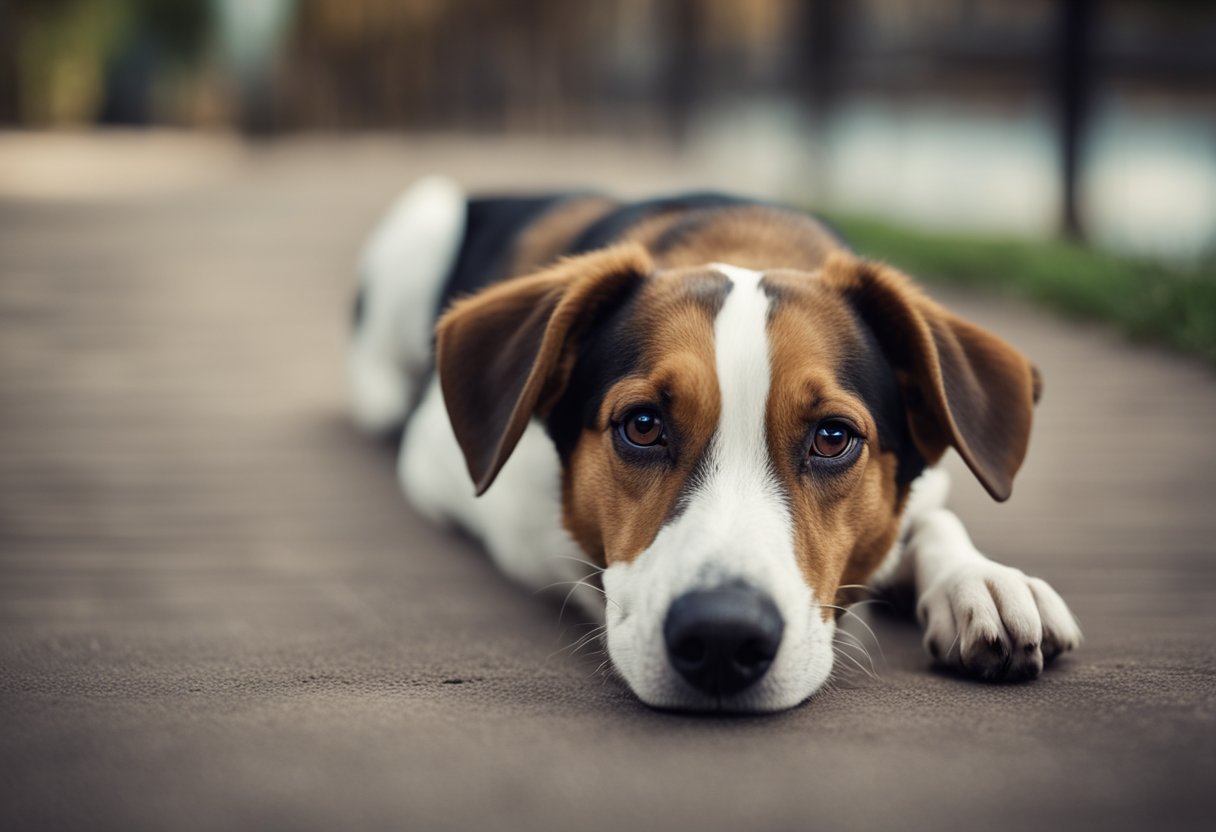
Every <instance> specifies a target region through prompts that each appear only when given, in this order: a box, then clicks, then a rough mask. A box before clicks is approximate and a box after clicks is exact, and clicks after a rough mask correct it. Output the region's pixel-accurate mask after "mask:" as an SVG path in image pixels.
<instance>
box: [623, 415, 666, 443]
mask: <svg viewBox="0 0 1216 832" xmlns="http://www.w3.org/2000/svg"><path fill="white" fill-rule="evenodd" d="M618 430H619V432H620V435H621V438H622V439H624V440H625V441H626V442H628V443H629V444H630V445H633V446H634V447H635V448H650V447H652V446H654V445H660V444H664V440H665V439H666V435H665V431H664V430H663V417H661V416H660V415H659V414H658V413H657V412H655V411H653V410H650V409H648V408H639V409H637V410H634V411H631V412H630V413H629V414H628V415H627V416H626V417H625V418H624V420H623V421H622V422H621V425H620V428H619V429H618Z"/></svg>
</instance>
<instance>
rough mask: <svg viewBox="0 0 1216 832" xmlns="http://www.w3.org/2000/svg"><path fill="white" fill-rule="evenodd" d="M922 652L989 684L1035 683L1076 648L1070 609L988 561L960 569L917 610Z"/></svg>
mask: <svg viewBox="0 0 1216 832" xmlns="http://www.w3.org/2000/svg"><path fill="white" fill-rule="evenodd" d="M916 616H917V619H918V620H919V621H920V623H921V626H922V627H923V628H924V630H925V641H924V643H925V649H926V650H927V651H928V652H929V654H930V655H931V656H933V658H934V659H935V660H936V661H938V662H941V663H942V664H947V665H952V666H954V667H958V668H960V669H962V670H963V671H964V672H966V673H968V674H971V675H973V676H977V677H979V678H980V679H985V680H988V681H1020V680H1025V679H1033V678H1035V677H1036V676H1038V675H1039V673H1041V672H1042V670H1043V665H1044V664H1045V663H1046V662H1050V661H1051V660H1052V659H1054V658H1055V657H1056V656H1058V655H1059V654H1060V653H1063V652H1064V651H1066V650H1072V649H1073V648H1074V647H1077V646H1078V645H1079V644H1080V643H1081V630H1080V628H1079V627H1078V626H1077V623H1076V621H1075V620H1074V619H1073V616H1072V613H1071V612H1069V610H1068V606H1067V605H1066V604H1065V603H1064V600H1063V599H1062V598H1060V596H1059V594H1058V593H1057V592H1056V591H1055V590H1054V589H1052V588H1051V587H1050V586H1049V585H1048V584H1047V582H1046V581H1043V580H1040V579H1039V578H1030V577H1027V576H1026V575H1025V574H1023V573H1022V572H1020V571H1019V570H1017V569H1012V568H1010V567H1008V566H1002V565H1001V564H999V563H993V562H992V561H989V560H975V561H970V562H968V563H965V564H961V565H959V566H958V567H957V568H956V569H953V570H951V571H950V572H948V573H947V574H945V575H944V576H943V577H942V578H940V579H939V580H937V581H936V582H935V583H933V584H932V585H931V586H929V588H928V589H926V590H925V592H924V594H923V595H921V597H920V600H919V601H918V602H917V605H916Z"/></svg>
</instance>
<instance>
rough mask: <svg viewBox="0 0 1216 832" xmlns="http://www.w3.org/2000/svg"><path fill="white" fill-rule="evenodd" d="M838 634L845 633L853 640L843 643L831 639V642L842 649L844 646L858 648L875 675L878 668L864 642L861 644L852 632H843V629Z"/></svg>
mask: <svg viewBox="0 0 1216 832" xmlns="http://www.w3.org/2000/svg"><path fill="white" fill-rule="evenodd" d="M840 635H846V636H849V637H850V638H852V639H853V641H851V642H843V643H842V642H839V641H833V642H832V643H833V644H834V645H836V646H838V647H840V648H842V649H843V648H845V647H851V648H853V649H854V650H860V651H861V654H862V655H863V656H865V659H866V661H867V662H868V663H869V665H870V670H872V671H874V674H875V675H876V676H877V674H878V668H877V667H875V666H874V657H873V656H871V655H870V651H869V650H867V649H866V648H865V645H864V644H862V643H861V642H860V641H858V640H857V637H856V636H854V635H853V634H852V633H845V632H843V631H842V632H841V633H840Z"/></svg>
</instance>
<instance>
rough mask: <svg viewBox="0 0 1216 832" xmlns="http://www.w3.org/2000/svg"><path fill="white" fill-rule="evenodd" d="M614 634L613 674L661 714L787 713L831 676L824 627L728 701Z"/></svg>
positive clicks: (786, 649)
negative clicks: (660, 711)
mask: <svg viewBox="0 0 1216 832" xmlns="http://www.w3.org/2000/svg"><path fill="white" fill-rule="evenodd" d="M613 630H614V628H613V627H612V626H611V623H610V624H609V628H608V655H609V657H610V658H611V659H612V663H613V667H614V669H615V670H616V672H617V673H618V674H619V675H620V676H621V677H622V678H623V679H624V680H625V683H626V684H627V685H628V686H629V689H630V690H631V691H633V693H634V695H635V696H637V698H638V699H640V700H641V701H642V702H643V703H645V704H646V705H648V706H650V707H652V708H656V709H658V710H663V711H676V712H681V713H713V714H740V715H742V714H771V713H776V712H779V711H785V710H789V709H790V708H794V707H797V706H798V705H801V704H802V703H803V702H806V701H807V700H808V699H810V698H811V697H812V696H814V695H815V694H816V693H817V692H818V691H819V690H820V689H821V688H822V687H823V685H824V683H825V682H827V680H828V677H829V676H831V673H832V664H833V654H832V647H831V634H830V631H829V630H828V628H827V627H825V628H823V629H822V630H818V629H816V630H815V631H813V632H812V633H809V634H808V636H809V637H808V638H804V639H802V640H800V643H795V644H786V645H783V646H782V650H781V652H780V653H779V654H778V656H777V659H776V661H774V663H773V666H772V668H771V669H770V670H769V672H768V673H767V674H765V676H764V677H763V678H761V679H760V680H759V681H757V682H756V683H755V684H753V685H751V686H750V687H748V688H745V689H744V690H742V691H740V692H738V693H735V694H731V695H729V696H711V695H708V694H705V693H703V692H701V691H699V690H697V689H695V688H694V687H692V686H691V685H690V684H688V682H686V681H684V679H683V678H681V677H680V675H679V674H678V673H677V672H676V671H675V670H674V669H673V668H672V667H671V665H670V664H669V663H668V662H667V659H666V656H665V655H664V654H663V651H662V650H661V649H655V650H653V651H646V652H649V653H650V655H648V656H645V657H643V656H642V655H640V652H642V651H636V650H634V649H633V647H634V645H633V644H631V643H630V642H631V641H632V640H631V639H628V638H627V637H626V638H623V639H619V638H614V632H613ZM618 635H624V634H623V633H622V634H618ZM817 636H818V637H817ZM824 642H826V643H824Z"/></svg>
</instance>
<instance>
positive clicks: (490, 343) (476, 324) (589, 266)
mask: <svg viewBox="0 0 1216 832" xmlns="http://www.w3.org/2000/svg"><path fill="white" fill-rule="evenodd" d="M652 268H653V265H652V263H651V260H650V256H649V255H648V254H647V253H646V250H645V249H644V248H642V247H641V246H638V245H636V244H623V245H619V246H613V247H611V248H606V249H602V250H600V251H596V252H592V253H590V254H585V255H582V256H579V257H572V258H569V259H567V260H563V261H561V262H559V263H557V264H556V265H554V266H552V267H550V268H547V269H544V270H543V271H540V272H538V273H536V274H533V275H529V276H527V277H521V278H516V279H513V280H507V281H504V282H502V283H498V284H495V285H493V286H491V287H489V288H488V289H486V290H484V291H482V292H479V293H477V294H475V295H473V296H471V297H469V298H466V299H464V300H461V301H459V302H457V303H456V304H455V305H454V306H452V307H451V309H450V310H448V311H447V312H446V313H445V314H444V315H443V317H442V318H440V320H439V324H438V327H437V329H436V332H435V340H436V365H437V368H438V372H439V383H440V386H441V388H442V389H443V398H444V402H445V404H446V405H447V410H448V418H449V419H451V422H452V429H453V431H454V432H455V434H456V441H457V442H458V443H459V444H460V449H461V451H462V452H463V453H464V458H465V464H466V465H467V466H468V469H469V474H470V476H472V478H473V482H474V484H475V485H476V487H477V494H478V495H479V496H480V495H481V494H484V493H485V491H486V489H488V488H489V487H490V485H491V484H492V483H493V482H494V478H495V477H496V476H498V472H499V470H501V469H502V466H503V464H504V463H506V461H507V459H508V458H509V457H510V456H511V452H512V451H513V450H515V445H516V444H517V443H518V442H519V438H520V436H522V435H523V432H524V429H525V428H526V427H527V426H528V420H529V419H531V418H532V416H533V414H539V415H544V414H545V413H546V412H547V411H548V409H550V408H551V407H552V406H553V405H554V404H555V403H556V402H557V400H558V398H560V396H561V394H562V391H563V390H565V387H566V383H567V382H568V380H569V377H570V372H571V370H572V369H573V367H574V361H575V358H576V357H577V356H576V352H577V345H578V344H579V343H580V342H581V340H582V338H583V337H584V336H585V334H586V333H587V331H588V330H589V329H590V328H591V327H592V326H593V325H594V324H595V322H596V320H597V319H598V317H599V316H600V315H601V314H602V313H603V312H604V310H605V309H606V308H607V307H608V306H609V305H611V304H612V303H613V302H614V301H616V300H618V299H619V298H621V297H622V296H623V295H624V294H625V293H626V292H627V291H628V290H629V289H631V288H632V287H633V286H635V285H637V283H638V282H639V281H640V280H641V279H642V278H643V276H645V275H646V274H648V273H649V272H650V271H651V270H652Z"/></svg>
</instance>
